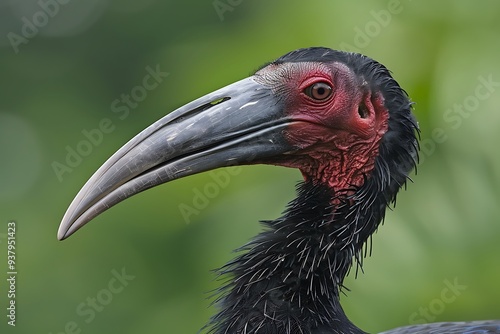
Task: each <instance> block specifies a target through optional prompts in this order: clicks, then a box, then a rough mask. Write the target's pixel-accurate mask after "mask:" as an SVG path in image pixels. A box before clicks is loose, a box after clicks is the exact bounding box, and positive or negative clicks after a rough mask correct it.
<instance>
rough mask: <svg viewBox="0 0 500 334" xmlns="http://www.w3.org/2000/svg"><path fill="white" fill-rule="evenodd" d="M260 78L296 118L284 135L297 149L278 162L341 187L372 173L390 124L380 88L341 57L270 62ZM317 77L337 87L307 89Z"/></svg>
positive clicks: (348, 187) (343, 189) (342, 189)
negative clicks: (326, 92)
mask: <svg viewBox="0 0 500 334" xmlns="http://www.w3.org/2000/svg"><path fill="white" fill-rule="evenodd" d="M256 80H257V81H258V82H261V83H262V84H265V85H266V86H268V87H272V89H273V91H274V92H275V94H276V95H277V96H282V97H283V98H284V99H285V110H286V113H287V114H286V115H285V117H287V118H289V119H291V123H290V125H289V126H288V127H287V129H286V130H285V131H284V133H283V135H284V136H285V138H286V139H287V140H288V142H289V143H290V144H291V145H292V146H293V147H296V148H298V150H297V151H296V152H294V153H293V156H287V157H286V159H279V161H278V162H277V164H278V165H281V166H286V167H294V168H298V169H300V171H301V172H302V174H303V176H304V179H305V180H312V181H313V182H320V183H324V184H327V185H329V186H330V187H332V188H333V189H334V190H335V192H336V193H338V192H347V193H351V191H352V189H353V186H354V187H359V186H361V185H362V184H363V182H364V180H365V178H369V176H370V174H371V171H372V170H373V168H374V163H375V158H376V157H377V155H378V149H379V143H380V139H381V138H382V136H383V135H384V134H385V133H386V132H387V127H388V118H389V114H388V111H387V109H386V107H385V106H384V98H383V96H382V94H381V93H380V92H372V91H371V88H370V86H369V84H368V83H367V82H366V81H364V79H363V78H359V77H357V76H356V75H355V74H354V73H353V72H352V71H351V70H350V69H349V68H348V67H347V66H346V65H344V64H342V63H337V62H334V63H330V64H324V63H314V62H307V63H305V62H304V63H284V64H271V65H269V66H267V67H265V68H263V69H261V70H260V71H258V72H257V73H256ZM318 82H323V83H326V84H327V85H329V86H330V87H331V88H332V93H331V94H330V96H328V97H327V98H325V99H324V100H317V99H314V98H313V97H311V96H309V95H308V94H306V91H307V90H306V88H307V87H310V86H311V85H314V84H315V83H318ZM358 108H362V109H361V112H358Z"/></svg>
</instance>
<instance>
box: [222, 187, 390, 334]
mask: <svg viewBox="0 0 500 334" xmlns="http://www.w3.org/2000/svg"><path fill="white" fill-rule="evenodd" d="M360 191H361V193H360ZM360 191H358V192H356V193H355V194H354V195H350V196H349V198H345V197H344V198H343V197H339V196H337V195H335V193H334V192H333V190H331V188H329V187H326V186H322V185H313V184H312V183H310V182H306V183H303V184H301V185H300V186H299V187H298V198H297V199H295V200H294V201H292V202H291V203H290V204H289V206H288V209H287V211H286V212H285V213H284V215H283V216H282V217H281V218H278V219H276V220H274V221H265V222H263V224H264V225H265V227H266V230H265V231H264V232H262V233H261V234H260V235H259V236H257V237H256V238H255V239H254V240H252V241H251V242H250V243H249V244H247V245H246V246H244V247H243V249H241V251H243V252H242V254H241V255H240V256H239V257H237V258H236V259H235V260H233V261H232V262H230V263H229V264H227V265H226V266H224V267H223V268H222V269H221V273H222V274H224V276H225V277H228V276H229V277H230V278H229V281H228V283H227V284H226V285H225V286H224V287H223V288H222V290H221V296H220V298H219V299H218V302H219V304H220V307H221V311H220V313H219V314H217V315H216V316H215V317H214V318H213V321H212V324H213V325H212V326H213V327H212V328H213V329H212V332H213V333H269V334H271V333H295V332H297V333H363V331H361V330H360V329H359V328H357V327H356V326H354V325H353V324H352V323H351V322H350V321H349V320H348V318H347V316H346V315H345V313H344V311H343V310H342V307H341V305H340V301H339V294H340V290H341V288H342V287H343V281H344V278H345V277H346V275H347V274H348V273H349V270H350V268H351V266H352V264H353V259H356V262H357V264H358V265H360V264H361V259H362V257H363V256H362V249H363V245H364V244H365V242H366V240H367V239H368V238H369V236H370V235H371V234H372V233H373V232H374V231H375V229H376V228H377V226H378V224H379V223H380V221H381V219H382V218H383V211H385V203H384V204H383V205H381V203H375V202H377V201H376V200H374V199H373V198H371V197H370V196H366V195H363V191H362V190H360ZM356 196H358V197H356ZM359 196H360V197H359ZM362 200H369V201H371V202H372V203H371V204H372V205H371V206H370V207H367V206H366V205H363V203H362V202H361V201H362ZM332 203H333V204H332ZM335 203H336V204H335ZM226 275H228V276H226ZM298 329H300V330H298Z"/></svg>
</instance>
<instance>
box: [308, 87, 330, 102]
mask: <svg viewBox="0 0 500 334" xmlns="http://www.w3.org/2000/svg"><path fill="white" fill-rule="evenodd" d="M304 93H306V95H307V96H309V97H312V98H313V99H315V100H318V101H322V100H326V99H327V98H329V97H330V95H332V87H331V86H330V85H329V84H327V83H325V82H316V83H315V84H312V85H311V86H309V87H307V88H306V89H305V91H304Z"/></svg>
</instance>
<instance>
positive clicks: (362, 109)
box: [358, 103, 370, 118]
mask: <svg viewBox="0 0 500 334" xmlns="http://www.w3.org/2000/svg"><path fill="white" fill-rule="evenodd" d="M358 114H359V117H361V118H368V116H370V111H369V110H368V108H367V107H366V105H365V104H364V103H362V104H361V105H359V106H358Z"/></svg>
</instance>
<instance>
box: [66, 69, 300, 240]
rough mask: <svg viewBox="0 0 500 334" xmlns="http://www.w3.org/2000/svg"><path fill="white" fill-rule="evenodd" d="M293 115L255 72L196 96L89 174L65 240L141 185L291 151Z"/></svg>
mask: <svg viewBox="0 0 500 334" xmlns="http://www.w3.org/2000/svg"><path fill="white" fill-rule="evenodd" d="M290 122H291V120H290V119H287V118H286V116H285V115H284V111H283V106H282V103H281V102H280V101H279V99H277V98H276V97H275V96H274V94H273V92H272V91H271V89H270V88H268V87H265V86H263V85H261V84H259V83H257V82H256V81H255V80H254V77H249V78H246V79H243V80H241V81H238V82H236V83H233V84H231V85H229V86H226V87H224V88H221V89H219V90H217V91H215V92H213V93H210V94H207V95H205V96H203V97H201V98H199V99H197V100H195V101H193V102H190V103H188V104H186V105H184V106H182V107H181V108H179V109H177V110H175V111H174V112H172V113H170V114H168V115H167V116H165V117H163V118H161V119H160V120H158V121H157V122H155V123H153V124H152V125H150V126H149V127H148V128H146V129H145V130H143V131H142V132H140V133H139V134H138V135H136V136H135V137H134V138H132V140H130V141H129V142H128V143H126V144H125V145H124V146H123V147H122V148H120V149H119V150H118V151H117V152H116V153H115V154H113V156H111V158H109V159H108V161H106V162H105V163H104V164H103V165H102V166H101V167H100V168H99V169H98V170H97V172H95V174H94V175H93V176H92V177H91V178H90V179H89V180H88V181H87V183H86V184H85V185H84V186H83V188H82V189H81V190H80V192H79V193H78V194H77V195H76V197H75V199H74V200H73V202H72V203H71V205H70V206H69V208H68V210H67V211H66V214H65V215H64V217H63V219H62V222H61V225H60V226H59V231H58V233H57V237H58V239H59V240H63V239H65V238H67V237H69V236H70V235H71V234H73V233H74V232H75V231H77V230H78V229H79V228H80V227H82V226H83V225H85V224H86V223H88V222H89V221H90V220H92V219H93V218H94V217H96V216H97V215H99V214H100V213H102V212H104V211H106V210H107V209H109V208H111V207H112V206H113V205H115V204H117V203H119V202H121V201H123V200H124V199H126V198H128V197H131V196H133V195H135V194H137V193H139V192H141V191H144V190H146V189H149V188H152V187H154V186H157V185H159V184H162V183H165V182H168V181H171V180H175V179H178V178H181V177H184V176H187V175H192V174H196V173H200V172H203V171H207V170H211V169H215V168H218V167H225V166H232V165H242V164H255V163H260V162H262V161H269V159H270V158H272V157H275V156H279V155H282V154H285V153H287V152H288V151H290V150H291V149H292V148H291V147H290V145H289V144H288V143H287V142H286V140H285V138H284V137H283V133H282V132H283V130H284V128H285V127H287V126H288V125H289V124H290Z"/></svg>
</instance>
